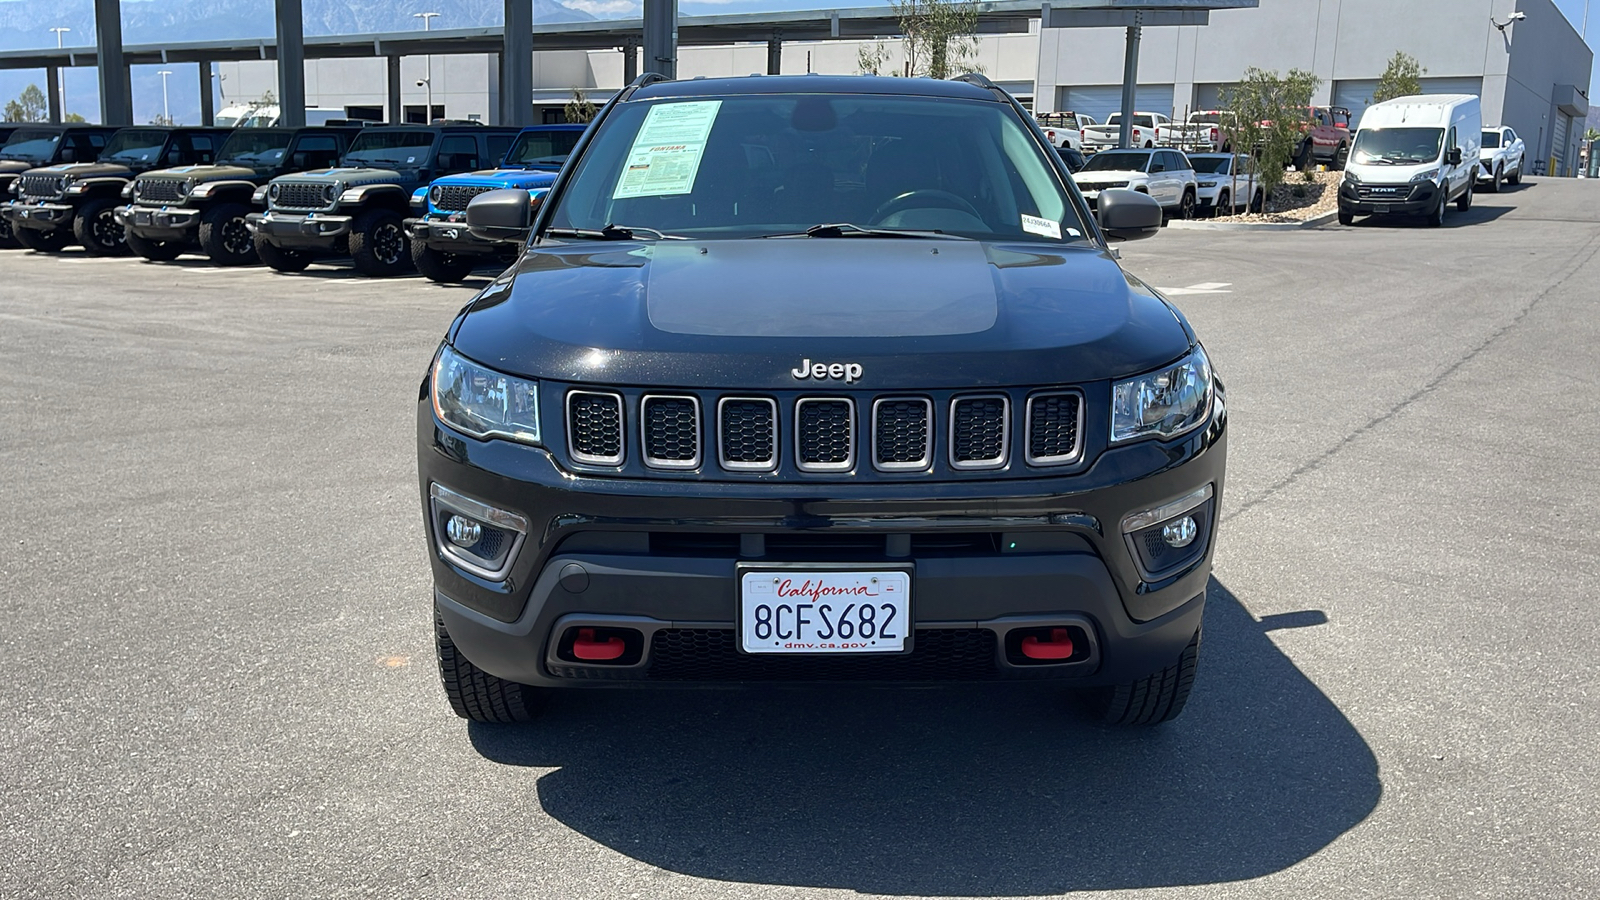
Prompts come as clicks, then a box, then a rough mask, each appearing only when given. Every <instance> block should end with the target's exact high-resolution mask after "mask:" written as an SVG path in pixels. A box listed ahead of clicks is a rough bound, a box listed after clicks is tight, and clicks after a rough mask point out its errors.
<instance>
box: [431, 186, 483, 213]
mask: <svg viewBox="0 0 1600 900" xmlns="http://www.w3.org/2000/svg"><path fill="white" fill-rule="evenodd" d="M492 190H494V188H493V187H492V186H490V185H486V184H472V185H467V184H441V185H439V201H438V202H437V203H435V204H433V208H434V209H436V210H438V211H440V212H460V211H462V210H464V209H466V208H467V204H468V203H471V202H472V198H473V197H476V196H478V195H479V194H482V193H485V192H488V191H492Z"/></svg>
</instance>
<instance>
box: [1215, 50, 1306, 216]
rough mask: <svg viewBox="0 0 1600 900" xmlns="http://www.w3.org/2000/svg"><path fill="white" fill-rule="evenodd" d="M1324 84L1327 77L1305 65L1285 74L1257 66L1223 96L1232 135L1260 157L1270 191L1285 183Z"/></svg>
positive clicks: (1239, 148)
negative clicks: (1309, 111)
mask: <svg viewBox="0 0 1600 900" xmlns="http://www.w3.org/2000/svg"><path fill="white" fill-rule="evenodd" d="M1321 84H1322V79H1321V78H1318V77H1317V76H1315V75H1313V74H1311V73H1310V72H1307V71H1304V70H1302V69H1290V70H1289V74H1287V75H1282V76H1280V75H1279V74H1278V73H1277V72H1268V71H1266V70H1263V69H1257V68H1255V67H1251V68H1248V69H1246V70H1245V72H1244V78H1243V79H1242V80H1241V81H1240V82H1239V83H1238V84H1236V85H1234V86H1233V87H1232V88H1230V89H1229V90H1228V91H1227V92H1226V94H1225V96H1224V98H1223V99H1224V102H1223V108H1224V109H1225V110H1226V111H1227V112H1228V115H1226V116H1223V117H1222V118H1223V122H1224V126H1223V127H1225V128H1227V129H1228V131H1229V134H1228V141H1229V143H1231V144H1232V145H1233V148H1234V152H1235V153H1241V152H1242V153H1250V154H1252V155H1254V156H1255V157H1256V158H1257V159H1258V160H1260V163H1259V166H1258V168H1259V172H1258V174H1257V178H1258V179H1259V181H1260V183H1261V189H1262V191H1263V192H1264V193H1266V194H1267V195H1268V196H1271V194H1272V190H1273V188H1276V187H1277V186H1278V185H1280V184H1282V183H1283V179H1284V167H1285V166H1287V165H1288V163H1289V159H1290V157H1291V156H1293V154H1294V150H1295V146H1296V145H1297V144H1299V143H1300V137H1301V135H1302V134H1304V130H1305V128H1306V116H1307V107H1309V106H1310V105H1311V95H1312V94H1313V93H1315V92H1316V90H1317V87H1318V86H1319V85H1321ZM1235 168H1238V167H1237V166H1235Z"/></svg>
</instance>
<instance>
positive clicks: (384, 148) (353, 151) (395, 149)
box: [344, 128, 434, 166]
mask: <svg viewBox="0 0 1600 900" xmlns="http://www.w3.org/2000/svg"><path fill="white" fill-rule="evenodd" d="M433 138H434V133H433V132H431V131H425V130H423V129H420V128H419V129H416V130H415V131H365V132H362V133H361V134H360V135H358V136H357V137H356V139H355V141H354V142H352V143H351V144H350V152H349V153H346V154H345V157H344V162H345V165H351V166H353V165H357V164H361V163H364V164H367V165H372V164H374V163H378V164H381V165H390V166H421V165H426V164H427V161H428V151H429V150H430V149H432V148H433Z"/></svg>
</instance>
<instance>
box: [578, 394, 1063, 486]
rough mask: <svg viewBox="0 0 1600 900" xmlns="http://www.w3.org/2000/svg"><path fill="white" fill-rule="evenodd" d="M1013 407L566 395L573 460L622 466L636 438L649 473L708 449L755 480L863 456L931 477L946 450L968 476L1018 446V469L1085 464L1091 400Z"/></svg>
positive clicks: (1004, 398) (834, 466) (994, 399)
mask: <svg viewBox="0 0 1600 900" xmlns="http://www.w3.org/2000/svg"><path fill="white" fill-rule="evenodd" d="M1014 402H1015V404H1017V406H1018V407H1019V408H1018V409H1017V410H1016V415H1013V409H1012V406H1013V397H1012V395H1011V394H1008V393H999V392H997V393H990V394H964V395H956V396H954V397H952V398H950V399H949V400H948V401H945V400H942V399H940V400H935V399H930V398H928V397H920V396H904V395H884V396H880V397H876V398H866V397H860V398H851V397H802V398H799V399H797V400H795V401H793V402H792V403H781V402H780V401H779V400H777V399H774V398H771V397H749V396H736V395H728V396H722V397H717V396H716V395H714V394H712V395H705V394H703V393H691V392H683V393H678V394H643V395H642V396H640V397H639V399H638V400H637V401H634V400H630V399H624V397H623V395H622V393H619V392H615V391H610V390H591V389H582V388H575V389H572V390H570V391H568V393H567V395H566V420H567V449H568V452H569V453H570V455H571V457H572V459H573V460H574V461H575V462H577V463H580V464H585V465H596V466H611V467H621V466H623V465H624V461H625V459H626V457H627V449H626V447H627V443H628V441H629V440H631V439H632V438H630V437H629V431H628V429H630V428H632V429H633V432H632V434H634V435H637V440H638V441H639V444H638V449H639V451H640V457H641V459H642V463H643V465H645V466H647V467H649V468H653V469H667V470H672V469H677V470H684V471H689V470H698V469H700V468H701V467H702V466H704V465H705V464H706V462H707V451H706V449H705V447H706V444H707V443H708V442H714V444H715V450H716V455H715V460H714V464H715V465H717V466H719V467H720V468H721V469H723V470H724V471H729V472H750V473H758V472H774V471H777V470H778V468H779V466H780V463H781V462H782V460H783V457H784V456H785V455H786V454H789V453H792V454H793V459H792V461H791V465H792V466H793V467H794V468H796V469H799V470H800V471H802V472H813V473H845V472H851V471H853V470H854V469H855V468H856V467H857V466H858V465H859V464H860V462H861V460H860V457H859V455H858V454H865V455H866V456H867V457H868V458H869V459H870V460H871V464H872V467H873V468H875V469H877V470H878V471H881V472H904V473H912V472H928V471H931V470H933V469H934V468H935V452H936V448H938V445H940V444H941V443H943V444H944V446H943V447H942V448H939V449H938V450H937V452H938V453H940V454H942V455H943V463H944V464H947V465H948V467H949V468H952V469H959V470H971V469H1000V468H1004V467H1006V466H1007V465H1009V464H1010V463H1011V462H1012V456H1011V454H1012V450H1011V447H1012V444H1013V442H1015V443H1016V444H1018V445H1019V448H1020V452H1019V456H1020V457H1021V459H1019V460H1018V462H1024V461H1025V462H1026V463H1027V464H1028V465H1030V466H1040V467H1044V466H1062V465H1071V464H1075V463H1077V462H1079V461H1081V460H1082V459H1083V455H1084V454H1083V435H1084V413H1085V409H1084V400H1083V394H1082V393H1081V392H1080V391H1078V390H1076V389H1060V390H1048V391H1040V392H1037V393H1033V394H1030V395H1027V396H1026V397H1025V398H1024V397H1023V396H1022V395H1021V394H1020V393H1018V394H1017V395H1016V399H1015V401H1014ZM702 410H704V412H702ZM858 410H859V412H858ZM706 416H710V417H711V418H710V421H706ZM786 430H792V431H793V435H792V436H790V435H788V434H787V433H783V434H782V440H780V433H782V432H785V431H786ZM1013 435H1014V436H1015V441H1013ZM785 447H787V449H783V448H785ZM858 447H859V448H860V449H859V451H858V449H857V448H858ZM1019 474H1020V471H1019Z"/></svg>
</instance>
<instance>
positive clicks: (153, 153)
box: [5, 125, 229, 256]
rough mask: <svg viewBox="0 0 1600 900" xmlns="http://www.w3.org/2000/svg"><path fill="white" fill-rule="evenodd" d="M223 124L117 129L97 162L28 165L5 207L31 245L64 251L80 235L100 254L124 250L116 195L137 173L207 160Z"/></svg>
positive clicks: (15, 227) (21, 236)
mask: <svg viewBox="0 0 1600 900" xmlns="http://www.w3.org/2000/svg"><path fill="white" fill-rule="evenodd" d="M228 134H229V131H228V129H225V128H164V127H157V126H146V125H138V126H134V127H131V128H122V129H119V130H118V131H117V132H116V133H115V134H113V135H112V136H111V139H110V140H108V141H107V142H106V145H105V149H104V150H102V151H101V152H100V157H99V160H98V161H96V162H68V163H63V164H62V165H54V166H44V167H41V168H37V169H29V170H28V171H26V172H24V173H22V175H21V176H20V177H18V178H17V191H16V195H17V199H16V200H13V201H12V202H11V204H10V205H9V206H7V207H6V210H5V215H6V218H7V219H9V220H10V222H11V227H12V230H13V231H14V232H15V234H16V237H17V241H18V242H19V243H21V244H22V245H23V246H24V247H27V248H29V249H32V250H47V251H56V250H61V249H62V248H64V247H66V246H67V245H68V244H71V243H73V242H74V241H76V242H77V243H80V244H82V245H83V246H84V249H86V250H88V251H89V252H90V253H92V254H95V255H96V256H122V255H124V254H126V253H127V252H128V242H127V239H126V234H125V232H124V231H123V228H122V223H120V222H118V221H117V218H116V212H117V205H118V199H119V198H120V197H121V195H122V192H123V190H124V189H125V188H127V187H128V183H129V182H130V181H132V180H133V178H134V176H136V175H138V174H139V173H140V172H148V171H149V170H151V169H158V168H168V167H171V166H194V165H205V164H207V163H210V162H211V161H212V160H213V159H215V158H216V153H217V148H218V147H220V146H221V145H222V142H223V141H224V140H226V139H227V137H228Z"/></svg>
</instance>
